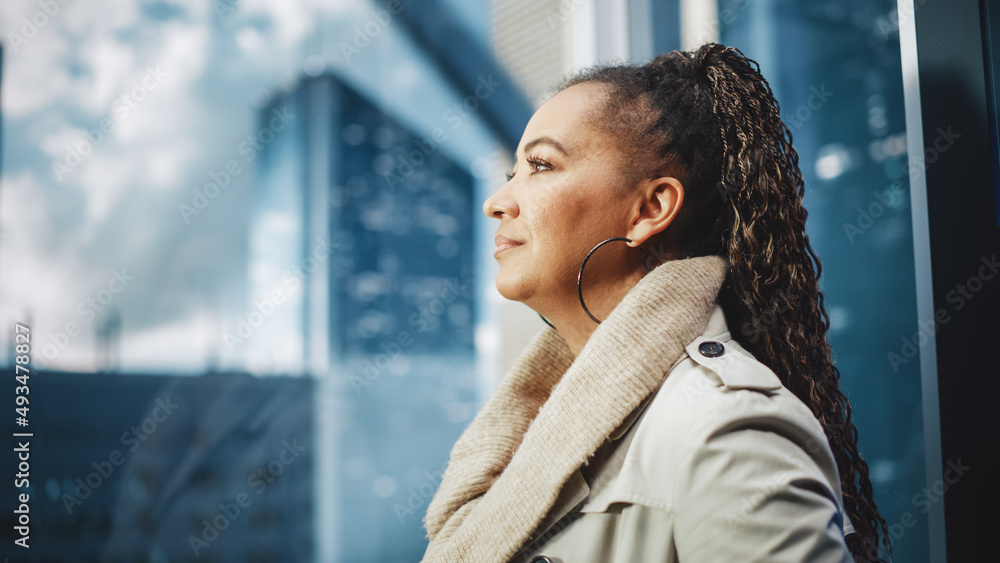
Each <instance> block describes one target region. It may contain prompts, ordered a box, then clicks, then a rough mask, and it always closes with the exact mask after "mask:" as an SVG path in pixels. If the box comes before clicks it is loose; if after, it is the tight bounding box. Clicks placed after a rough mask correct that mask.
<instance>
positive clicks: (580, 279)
mask: <svg viewBox="0 0 1000 563" xmlns="http://www.w3.org/2000/svg"><path fill="white" fill-rule="evenodd" d="M613 240H623V241H625V242H626V243H629V242H632V240H631V239H628V238H626V237H611V238H609V239H607V240H603V241H601V242H599V243H597V246H595V247H594V248H591V249H590V252H588V253H587V256H586V257H585V258H584V259H583V263H582V264H580V273H579V274H578V275H577V276H576V293H577V295H579V296H580V305H582V306H583V310H584V311H586V312H587V316H589V317H590V318H591V320H593V321H594V322H595V323H597V324H601V321H599V320H597V317H595V316H594V315H593V313H591V312H590V309H588V308H587V304H586V303H584V302H583V268H584V267H586V266H587V260H590V255H591V254H593V253H594V251H595V250H597V249H598V248H600V247H601V246H602V245H604V244H606V243H609V242H611V241H613ZM636 249H637V250H638V251H639V253H640V254H642V261H643V263H644V264H645V265H646V273H647V274H648V273H649V272H650V268H649V256H647V255H646V252H645V251H644V250H643V249H642V248H641V247H638V246H637V247H636ZM543 318H544V317H543ZM546 322H548V321H546Z"/></svg>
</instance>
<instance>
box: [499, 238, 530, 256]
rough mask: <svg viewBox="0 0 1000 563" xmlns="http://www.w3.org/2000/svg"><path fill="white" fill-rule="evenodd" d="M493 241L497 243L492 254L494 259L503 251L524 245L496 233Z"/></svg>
mask: <svg viewBox="0 0 1000 563" xmlns="http://www.w3.org/2000/svg"><path fill="white" fill-rule="evenodd" d="M494 241H495V242H496V243H497V249H496V250H495V251H494V252H493V256H494V257H496V256H497V255H498V254H500V253H501V252H503V251H505V250H509V249H511V248H514V247H517V246H520V245H522V244H524V243H523V242H521V241H519V240H514V239H511V238H507V237H505V236H503V235H501V234H499V233H497V236H496V237H495V238H494Z"/></svg>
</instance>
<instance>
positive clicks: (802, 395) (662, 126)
mask: <svg viewBox="0 0 1000 563" xmlns="http://www.w3.org/2000/svg"><path fill="white" fill-rule="evenodd" d="M581 83H598V84H601V85H604V86H605V91H606V93H607V99H606V102H605V104H604V106H603V108H602V111H599V112H597V114H595V116H594V117H595V119H594V120H595V122H596V123H598V124H599V126H600V127H602V128H604V129H605V130H607V131H609V132H610V133H612V134H613V135H614V136H615V138H616V141H617V143H618V145H619V147H620V148H621V150H622V151H623V152H624V153H625V154H626V155H627V156H629V157H630V158H627V159H625V160H626V161H628V164H629V165H630V167H631V169H633V170H634V169H635V168H637V167H638V168H639V169H640V172H639V173H634V175H635V176H636V179H637V180H638V179H639V178H638V176H639V175H641V176H643V177H646V178H656V177H659V176H660V175H671V176H673V177H675V178H678V179H679V180H681V183H682V185H683V186H684V200H683V205H682V206H681V209H680V211H679V212H678V214H677V216H676V218H675V219H674V221H673V222H672V223H671V224H670V225H669V226H668V227H667V228H666V229H665V230H664V231H662V232H660V233H657V234H656V235H654V236H653V237H651V238H650V240H648V241H646V243H645V245H649V246H650V247H651V248H650V250H651V251H652V253H654V254H656V250H655V249H656V248H657V247H658V248H659V249H660V250H661V252H660V254H661V255H662V254H668V255H671V256H685V255H686V256H705V255H717V256H723V257H726V258H728V259H729V262H730V264H731V269H730V272H729V274H728V275H727V277H726V281H725V283H724V284H723V286H722V289H721V291H720V294H719V301H720V302H721V304H722V305H723V309H724V310H725V312H726V316H727V317H728V318H727V321H729V326H731V327H740V329H741V333H742V335H743V337H744V338H741V339H739V341H740V343H741V344H742V345H744V347H745V348H746V349H747V350H749V351H750V352H751V353H752V354H753V355H754V356H755V357H757V359H758V360H760V361H761V362H763V363H764V364H766V365H767V366H768V367H770V368H771V369H772V371H774V372H775V373H776V374H777V375H778V377H779V378H780V379H781V381H782V383H783V384H784V385H785V386H786V387H787V388H788V389H789V390H791V391H792V392H793V393H794V394H795V395H796V396H797V397H798V398H799V399H801V400H802V402H804V403H805V404H806V405H808V407H809V409H810V410H811V411H812V413H813V414H814V415H815V416H816V418H817V419H818V420H819V422H820V424H821V425H822V426H823V430H824V432H825V434H826V437H827V439H828V441H829V444H830V447H831V449H832V451H833V455H834V458H835V459H836V462H837V467H838V470H839V472H840V485H841V489H842V493H843V499H844V508H845V510H846V512H847V514H848V517H849V518H850V519H851V522H852V523H853V525H854V527H855V530H856V533H855V534H848V536H847V537H846V538H845V539H846V541H847V545H848V548H849V549H850V550H851V552H852V554H853V555H854V558H855V559H856V560H857V561H880V562H881V561H882V559H881V557H880V554H879V548H878V543H879V536H880V535H881V536H882V544H883V547H884V549H885V552H886V554H887V555H888V554H891V551H892V546H891V542H890V540H889V537H888V534H887V533H886V532H887V525H886V521H885V519H884V518H883V517H882V515H881V514H879V511H878V508H877V507H876V506H875V501H874V499H873V492H872V485H871V481H870V479H869V476H868V473H869V472H868V464H867V463H866V462H865V460H864V459H862V457H861V455H860V454H859V452H858V445H857V444H858V432H857V429H856V428H855V426H854V424H853V423H852V422H851V405H850V403H849V402H848V400H847V398H846V397H845V396H844V394H843V393H842V392H841V391H840V388H839V383H840V372H839V370H838V369H837V367H836V366H835V365H834V363H833V360H832V358H831V352H830V345H829V343H828V342H827V338H826V333H827V331H828V330H829V328H830V321H829V317H828V315H827V312H826V309H825V307H824V305H823V293H822V292H821V291H820V290H819V286H818V281H817V280H818V278H819V276H820V273H821V271H822V266H821V264H820V261H819V258H818V257H817V256H816V253H815V252H814V251H813V249H812V246H811V245H810V243H809V237H808V236H806V231H805V222H806V216H807V212H806V209H805V207H803V205H802V197H803V193H804V185H803V181H802V173H801V171H800V170H799V165H798V159H799V157H798V153H796V151H795V149H794V148H793V147H792V133H791V131H790V130H789V129H788V127H787V126H786V125H785V123H784V122H783V121H782V120H781V117H780V116H779V107H778V102H777V101H776V100H775V98H774V95H773V94H772V92H771V87H770V85H768V83H767V80H765V79H764V77H763V76H762V75H761V73H760V66H759V65H758V64H757V63H756V62H755V61H753V60H751V59H748V58H747V57H746V56H745V55H743V53H741V52H740V51H739V50H738V49H736V48H734V47H725V46H723V45H720V44H718V43H709V44H706V45H704V46H702V47H701V48H699V49H697V50H696V51H687V52H684V51H672V52H670V53H668V54H666V55H661V56H658V57H656V58H655V59H653V61H652V62H650V63H649V64H646V65H642V66H631V65H612V66H600V67H595V68H591V69H587V70H584V71H582V72H581V73H579V74H577V75H575V76H573V77H571V78H570V79H568V80H567V81H566V82H564V83H563V84H562V85H561V86H560V87H559V89H558V90H559V91H561V90H564V89H566V88H568V87H570V86H573V85H576V84H581ZM709 218H714V220H711V219H709ZM664 248H666V249H668V251H669V252H662V250H663V249H664ZM880 528H881V534H880V531H879V529H880ZM889 558H890V561H891V555H890V556H889Z"/></svg>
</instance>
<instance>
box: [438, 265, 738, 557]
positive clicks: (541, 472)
mask: <svg viewBox="0 0 1000 563" xmlns="http://www.w3.org/2000/svg"><path fill="white" fill-rule="evenodd" d="M726 270H727V262H726V260H725V259H724V258H721V257H718V256H702V257H696V258H687V259H683V260H672V261H668V262H665V263H663V264H661V265H659V266H657V267H656V268H655V269H654V270H653V271H651V272H650V273H648V274H646V276H644V277H643V278H642V279H641V280H640V281H639V283H638V284H636V285H635V286H634V287H633V288H632V289H631V290H630V291H629V292H628V293H627V294H626V295H625V297H624V299H622V301H621V302H620V303H619V304H618V305H617V306H616V307H615V309H614V310H613V311H612V312H611V314H610V315H608V318H607V319H606V320H604V321H602V323H601V324H600V325H598V326H597V329H596V330H595V331H594V333H593V334H592V335H591V336H590V338H589V339H588V340H587V343H586V345H585V346H584V347H583V349H582V350H581V351H580V355H579V356H578V357H577V358H576V359H575V360H574V358H573V354H572V352H571V351H570V349H569V346H568V345H567V344H566V341H565V340H564V339H563V338H562V336H561V335H560V334H559V332H558V331H556V330H555V329H553V328H551V327H548V326H546V327H545V328H543V329H542V330H541V332H539V333H538V335H537V336H535V338H534V339H533V340H532V341H531V343H530V344H529V345H528V347H527V348H526V349H525V351H524V352H523V353H522V354H521V355H520V356H519V357H518V358H517V360H516V361H515V362H514V365H513V366H512V367H511V370H510V371H509V372H508V373H507V375H506V376H505V377H504V379H503V380H502V381H501V382H500V384H499V386H498V387H497V389H496V391H495V392H494V393H493V395H492V396H491V397H490V399H489V400H488V401H487V402H486V404H485V405H484V406H483V408H482V410H480V411H479V413H478V414H477V415H476V417H475V419H473V421H472V422H471V423H470V424H469V426H468V427H467V428H466V429H465V431H464V432H463V433H462V435H461V436H460V437H459V439H458V441H456V442H455V445H454V447H453V448H452V450H451V457H450V459H449V462H448V466H447V468H446V470H445V472H444V476H443V479H442V481H441V485H440V487H439V488H438V490H437V492H436V493H435V495H434V498H433V499H432V500H431V503H430V505H429V506H428V509H427V515H426V517H425V518H424V526H425V527H426V529H427V537H428V538H429V539H430V545H429V546H428V547H427V552H426V553H425V554H424V557H423V559H422V560H421V561H422V563H445V562H448V563H454V562H456V561H475V562H477V563H492V562H496V563H505V562H507V561H509V560H510V558H511V557H513V556H514V555H515V554H516V553H517V551H518V550H520V549H521V548H522V547H523V546H524V544H526V543H527V541H528V540H529V539H530V537H531V535H532V532H534V531H535V529H536V528H537V527H538V525H539V524H540V523H541V522H542V520H543V519H544V518H545V515H546V514H547V513H548V511H549V509H550V508H551V507H552V506H553V505H554V504H555V501H556V497H557V496H558V494H559V491H560V490H561V489H562V487H563V485H564V484H565V483H566V481H567V480H568V479H569V477H570V476H571V475H572V474H573V472H575V471H576V470H577V469H578V468H580V466H581V465H583V464H584V463H585V462H586V461H587V460H588V459H589V458H590V457H591V456H592V455H593V454H594V452H596V451H597V449H598V448H599V447H600V446H601V445H602V444H603V443H604V442H605V441H606V440H607V438H608V436H610V435H611V433H612V432H614V430H615V429H616V428H617V427H618V426H619V425H620V424H621V423H622V422H623V421H624V420H625V418H626V417H627V416H628V415H629V414H630V413H631V412H632V411H633V410H634V409H635V408H637V407H638V406H639V404H640V403H641V402H642V400H643V399H645V398H646V397H648V396H649V395H650V394H651V393H652V392H653V391H654V390H655V389H656V388H657V386H658V385H659V384H660V382H661V381H662V380H663V377H664V376H665V375H666V374H667V372H668V371H669V369H670V367H671V366H672V365H673V364H674V362H675V361H676V360H677V359H678V358H680V356H681V355H682V354H683V353H684V347H685V346H686V345H687V344H689V343H690V342H691V341H693V340H694V339H695V338H697V337H698V336H699V335H701V334H702V333H703V332H704V330H705V328H706V327H707V326H708V320H709V316H710V314H711V312H712V307H713V304H714V302H715V299H716V297H717V295H718V293H719V289H720V288H721V286H722V282H723V280H724V279H725V275H726Z"/></svg>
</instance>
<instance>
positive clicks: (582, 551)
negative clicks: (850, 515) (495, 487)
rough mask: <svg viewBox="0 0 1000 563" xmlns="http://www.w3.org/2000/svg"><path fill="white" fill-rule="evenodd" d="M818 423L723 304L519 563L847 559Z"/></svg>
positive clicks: (843, 525) (832, 466)
mask: <svg viewBox="0 0 1000 563" xmlns="http://www.w3.org/2000/svg"><path fill="white" fill-rule="evenodd" d="M853 531H854V529H853V527H852V526H851V524H850V521H849V520H848V519H847V517H846V514H845V513H844V510H843V499H842V497H841V490H840V480H839V478H838V474H837V467H836V462H835V461H834V458H833V454H832V453H831V451H830V447H829V443H828V442H827V440H826V436H825V435H824V433H823V429H822V427H821V426H820V424H819V422H818V421H817V420H816V418H815V417H814V416H813V415H812V413H811V412H810V410H809V408H808V407H806V406H805V404H803V403H802V402H801V401H800V400H799V399H798V398H797V397H795V395H793V394H792V392H791V391H789V390H788V389H787V388H785V387H784V386H782V384H781V382H780V381H779V380H778V377H777V376H776V375H775V374H774V373H773V372H772V371H771V370H770V369H768V368H767V367H766V366H765V365H764V364H762V363H760V362H758V361H757V360H756V359H754V357H753V356H751V355H750V353H749V352H747V351H746V350H745V349H743V348H742V347H741V346H740V345H739V344H738V343H737V342H736V341H735V340H732V339H731V335H730V333H729V329H728V327H727V326H726V321H725V316H724V315H723V312H722V309H721V307H720V306H719V305H716V306H715V309H714V311H713V312H712V315H711V319H710V321H709V324H708V328H707V329H706V330H705V332H704V333H703V334H702V336H700V337H698V338H697V339H695V341H694V342H691V343H690V344H689V345H688V346H687V347H686V354H685V355H683V356H681V358H680V359H679V360H678V361H677V363H675V364H674V366H673V367H672V368H671V370H670V371H669V373H668V375H667V377H665V378H664V380H663V382H662V383H661V384H660V387H659V388H658V389H657V390H656V391H655V392H654V393H653V394H652V395H651V396H650V397H649V398H648V399H647V400H646V401H645V402H644V403H643V404H642V405H640V407H639V408H638V409H636V411H635V412H633V413H632V414H631V415H630V416H629V417H628V418H627V419H626V420H625V421H624V422H623V423H622V425H621V427H619V429H618V430H616V431H615V433H614V434H612V435H611V437H610V439H609V441H608V442H605V444H604V446H602V448H601V449H599V450H598V451H597V452H596V453H595V454H594V457H592V458H591V459H590V460H588V462H587V463H586V464H585V465H584V466H582V467H581V468H580V470H578V471H577V472H576V473H574V474H573V475H571V477H570V479H569V481H568V482H567V484H566V485H565V486H564V487H563V489H562V491H561V492H560V495H559V498H558V499H557V500H556V503H555V505H554V506H553V507H552V509H551V510H550V511H549V513H548V515H547V517H546V519H545V520H544V521H543V522H542V524H541V525H540V526H539V528H538V529H537V530H536V532H535V534H534V535H533V536H532V540H531V541H530V542H529V543H528V544H527V545H526V546H524V548H523V549H522V550H521V551H520V552H519V553H518V555H517V556H515V557H514V558H513V559H511V561H512V562H536V563H537V562H545V561H552V562H553V563H598V562H599V563H654V562H655V563H675V562H681V563H698V562H711V563H720V562H729V561H733V562H751V561H768V562H782V561H788V562H793V561H794V562H796V563H801V562H804V561H808V562H827V561H829V562H844V561H849V562H852V561H854V559H853V558H852V557H851V555H850V552H849V551H848V549H847V546H846V543H845V541H844V536H845V534H847V533H853Z"/></svg>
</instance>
